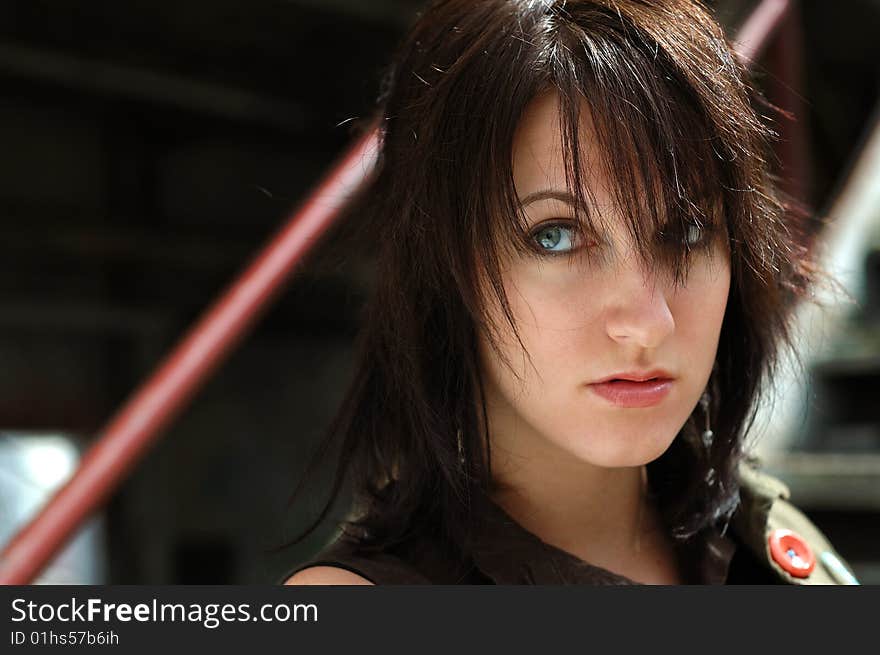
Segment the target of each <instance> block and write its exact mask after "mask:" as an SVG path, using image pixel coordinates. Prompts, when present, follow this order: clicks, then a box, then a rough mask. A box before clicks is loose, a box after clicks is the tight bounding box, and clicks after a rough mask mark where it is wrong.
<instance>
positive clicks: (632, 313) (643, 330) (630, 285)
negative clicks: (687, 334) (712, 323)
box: [606, 256, 675, 349]
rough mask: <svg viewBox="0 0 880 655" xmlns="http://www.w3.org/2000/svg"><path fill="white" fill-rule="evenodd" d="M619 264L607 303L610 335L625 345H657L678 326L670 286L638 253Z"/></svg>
mask: <svg viewBox="0 0 880 655" xmlns="http://www.w3.org/2000/svg"><path fill="white" fill-rule="evenodd" d="M628 260H629V261H628V263H626V264H624V265H621V266H618V267H616V268H617V270H616V271H615V274H614V277H613V278H612V281H611V282H612V289H611V294H610V296H609V303H608V305H607V314H606V316H607V318H606V330H607V332H608V336H609V337H611V338H612V339H614V340H615V341H617V342H618V343H620V344H621V345H623V346H628V347H639V348H644V349H648V348H657V347H658V346H660V344H662V343H663V341H664V340H665V339H666V338H668V337H669V335H670V334H672V332H673V331H674V330H675V319H674V318H673V316H672V310H671V309H670V307H669V303H668V302H667V293H668V290H667V288H666V285H665V284H664V283H663V279H662V278H661V277H659V276H658V275H657V272H656V271H652V270H649V268H648V266H650V265H647V266H646V264H645V263H644V262H642V261H641V260H640V258H638V257H635V256H633V257H630V258H628Z"/></svg>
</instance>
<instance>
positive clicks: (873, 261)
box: [0, 0, 880, 584]
mask: <svg viewBox="0 0 880 655" xmlns="http://www.w3.org/2000/svg"><path fill="white" fill-rule="evenodd" d="M709 4H710V5H711V6H712V7H713V8H714V10H715V11H716V12H717V15H718V17H719V19H720V20H721V21H722V23H723V24H724V25H725V28H726V29H728V32H729V34H731V36H733V35H734V34H736V33H737V30H738V28H739V27H740V26H741V25H742V24H743V23H744V21H746V19H747V17H749V16H750V15H753V14H752V12H753V11H754V10H755V8H756V7H758V6H759V5H760V4H761V3H760V2H757V1H746V0H740V1H724V0H718V1H717V2H711V3H709ZM423 5H424V2H422V1H417V0H284V1H281V0H249V1H248V2H243V1H241V0H239V1H233V0H210V1H208V0H176V1H175V2H169V1H167V0H149V1H146V0H126V2H110V1H107V0H79V1H77V2H65V3H60V2H54V1H51V0H0V84H2V86H0V88H2V92H0V543H3V542H6V541H7V540H8V539H9V538H10V537H12V535H13V534H14V533H15V531H16V529H17V528H18V527H20V526H21V525H23V523H24V522H25V521H26V519H27V518H28V517H29V516H30V515H32V513H33V512H34V511H35V510H37V509H38V508H39V507H40V506H41V505H42V504H43V503H44V502H45V501H46V499H47V498H48V497H49V495H50V494H51V492H52V491H53V490H54V489H56V488H58V486H59V485H61V484H62V483H63V482H64V481H65V480H66V479H67V478H68V477H69V476H70V475H71V473H72V471H74V470H75V468H76V465H77V461H78V459H79V458H80V457H81V455H82V453H83V451H84V449H86V448H87V447H88V446H89V445H90V443H92V441H93V439H94V437H95V435H96V433H97V432H98V431H99V430H100V428H101V427H102V426H103V425H104V424H105V422H106V421H107V419H108V418H109V417H110V416H111V415H112V414H113V412H114V411H115V410H116V409H117V408H118V407H119V406H120V404H121V403H122V402H123V401H124V400H125V399H126V398H127V397H128V396H129V395H130V394H131V393H132V392H133V391H134V390H135V389H136V388H137V386H138V384H139V383H140V382H141V381H142V380H143V379H144V378H145V376H147V375H148V374H149V373H150V371H151V370H153V368H154V367H155V366H156V365H157V363H158V362H159V360H160V358H161V357H162V355H163V354H165V353H167V352H168V351H169V349H170V348H171V347H172V346H173V345H174V344H175V342H176V340H177V339H178V338H179V337H180V336H181V335H182V334H183V332H184V330H185V329H186V328H187V327H188V326H189V325H191V324H192V323H193V321H194V320H195V319H196V318H197V317H198V316H199V314H200V313H201V311H202V310H203V309H204V308H205V307H206V306H208V305H209V304H210V303H211V302H212V301H213V299H214V298H215V297H216V296H217V295H218V294H219V293H220V292H221V291H222V290H223V289H224V288H225V287H226V285H227V284H228V283H229V282H230V281H231V280H232V279H233V278H234V277H235V276H236V275H237V273H239V272H240V271H241V270H242V268H243V267H244V266H245V265H246V264H247V263H248V262H249V261H250V259H251V258H252V257H253V255H254V254H255V253H256V252H257V251H258V249H259V248H260V246H261V245H262V244H263V243H265V242H266V240H267V239H268V238H269V237H270V236H271V235H272V234H273V233H274V232H275V231H276V230H277V229H278V228H279V227H280V226H281V225H282V224H283V223H284V221H285V220H286V219H287V218H288V216H289V215H290V213H291V211H292V210H293V209H294V208H296V206H297V205H298V204H299V203H300V202H301V201H303V200H305V198H306V197H307V194H308V192H309V190H310V189H311V188H312V187H313V185H314V184H315V183H316V182H317V181H318V180H319V178H320V177H321V176H322V175H323V173H324V172H325V171H326V170H327V168H328V166H330V165H331V164H332V163H333V162H334V161H335V160H336V158H337V157H339V156H340V155H342V154H343V152H345V151H346V149H347V147H348V146H349V145H350V143H351V140H352V134H351V132H350V131H349V130H350V127H351V122H347V121H349V119H353V118H354V119H357V118H360V117H364V116H366V115H368V114H369V112H370V110H371V109H372V107H373V103H374V100H375V97H376V95H377V93H378V89H379V80H380V77H381V75H382V73H383V67H384V65H385V64H386V63H387V61H388V59H389V57H390V56H391V53H392V51H393V48H394V46H395V45H396V43H397V41H398V39H399V38H400V36H401V35H402V33H403V31H404V30H405V29H406V27H407V26H408V24H409V23H410V22H411V20H412V19H413V17H414V15H415V12H416V11H417V10H418V9H419V8H420V7H422V6H423ZM791 5H792V10H791V11H790V14H789V16H788V19H787V21H788V22H787V23H786V26H785V28H784V29H782V30H780V34H784V35H785V36H784V37H783V36H779V37H776V38H775V40H774V41H773V42H771V44H770V46H768V47H767V48H766V49H764V50H762V52H761V53H760V56H759V57H758V58H757V61H756V65H755V80H756V83H757V84H758V85H759V86H760V87H761V88H762V89H763V90H765V92H766V93H767V95H768V97H769V98H770V100H771V101H772V102H774V103H776V104H778V105H779V106H781V107H782V108H783V109H786V110H789V111H792V112H794V115H795V117H796V120H795V121H787V122H786V121H785V120H784V119H783V118H782V117H781V116H780V115H774V116H773V120H774V121H776V122H777V127H778V129H780V131H781V133H782V134H783V137H784V139H783V143H782V144H781V145H780V148H781V150H782V152H781V157H782V160H783V161H784V162H786V169H785V170H784V171H782V172H781V174H782V175H783V177H784V178H785V179H786V184H788V185H789V189H790V190H791V191H792V192H793V193H795V194H796V195H798V196H799V197H800V198H802V199H803V200H804V201H805V202H807V203H808V204H809V205H810V206H811V207H812V208H813V209H814V210H815V211H817V212H818V214H819V215H820V216H826V217H827V218H828V225H827V226H825V227H824V228H819V227H818V224H817V228H816V232H815V234H814V239H815V245H816V247H820V248H821V249H822V252H823V253H825V254H824V257H825V262H826V263H827V264H828V265H829V267H830V268H831V269H832V270H833V271H834V272H836V273H837V274H838V277H839V278H840V279H841V280H842V281H843V282H845V285H846V289H847V291H848V293H849V294H850V295H851V299H850V300H842V299H841V298H840V297H839V296H833V297H832V296H829V297H828V298H827V302H826V307H825V308H824V309H823V310H821V311H819V310H815V309H812V308H805V309H804V310H803V311H802V312H801V314H800V315H799V330H800V332H801V334H802V342H803V351H802V354H801V356H802V358H803V361H804V364H805V365H806V366H805V368H804V369H802V370H798V369H797V368H796V367H792V369H791V372H790V374H789V375H788V376H781V377H780V380H779V381H778V394H777V396H776V397H775V398H774V402H773V403H770V404H767V406H766V407H764V408H762V414H761V420H759V421H758V423H757V424H756V438H757V449H758V452H759V454H760V455H761V456H762V458H763V459H764V460H765V463H766V466H767V467H768V468H769V469H770V470H771V472H773V473H775V474H777V475H779V476H780V477H782V478H783V480H785V481H786V482H787V483H788V484H789V486H790V487H791V489H792V496H793V500H795V502H796V503H797V504H798V505H799V506H800V507H801V508H802V509H804V510H805V511H806V512H807V513H808V515H809V516H810V517H811V518H813V520H814V521H816V523H818V524H819V526H820V527H821V528H822V529H823V530H824V531H825V532H826V533H827V534H828V536H829V537H830V539H831V541H832V543H834V544H835V546H836V547H837V549H838V550H839V551H840V553H841V554H842V555H843V556H844V557H845V558H847V559H848V560H849V562H850V563H851V564H852V565H853V567H854V569H855V571H856V574H857V576H858V577H859V578H860V579H861V580H862V582H874V583H880V132H878V130H880V122H878V117H880V114H878V111H877V110H878V89H880V40H878V39H877V34H878V33H880V0H845V1H843V2H835V3H830V2H820V1H818V0H813V1H808V2H793V3H791ZM342 221H343V222H342V223H340V225H341V226H342V229H340V230H336V229H334V230H333V231H331V232H330V233H329V235H328V236H327V237H325V238H324V239H323V240H322V242H321V244H320V245H319V247H318V248H317V249H316V250H314V251H313V252H312V253H311V254H310V256H309V257H308V259H307V260H306V262H305V264H304V265H302V266H301V267H299V269H298V271H297V273H296V275H295V276H294V277H293V279H292V281H291V282H290V283H289V285H288V286H287V287H286V288H285V290H284V292H283V294H282V295H281V296H280V297H279V298H278V300H277V301H276V302H275V303H274V304H273V305H272V306H271V309H270V310H269V311H268V312H267V313H266V315H265V316H264V318H263V320H262V321H260V322H259V323H258V325H257V327H256V328H255V330H254V331H253V332H251V333H250V334H249V336H248V337H247V339H246V340H244V341H243V342H242V343H241V345H240V346H239V347H238V348H237V349H236V350H234V352H233V353H232V355H231V356H230V357H229V358H228V360H226V361H225V363H224V364H223V366H222V367H221V368H220V369H219V370H218V371H217V373H216V374H215V375H214V376H213V377H212V378H211V379H210V381H209V383H208V384H207V385H206V386H205V387H204V388H203V389H202V390H201V391H200V392H199V394H198V395H197V396H196V397H195V400H194V401H193V402H192V403H191V404H190V405H189V406H188V407H187V408H186V410H185V411H184V412H183V413H182V414H181V415H180V416H179V418H178V419H177V420H176V421H175V422H174V424H173V425H172V426H171V428H170V429H169V430H167V431H166V432H165V434H164V436H163V437H162V438H161V439H160V440H159V441H158V442H157V443H156V444H155V445H154V446H153V447H152V449H151V450H150V451H149V452H148V454H147V455H146V457H145V458H144V459H143V460H142V461H141V462H140V463H139V465H138V466H137V467H136V469H135V471H134V472H133V473H132V474H131V475H130V476H129V477H128V478H127V479H126V480H125V481H124V482H123V483H122V485H121V486H120V487H119V488H118V489H117V491H116V493H115V494H114V495H113V497H112V499H111V500H110V501H109V503H108V504H106V505H105V506H104V507H103V508H102V510H101V511H100V512H99V513H98V514H97V515H95V516H94V517H93V518H92V519H91V520H90V521H89V522H88V523H87V524H86V525H84V526H83V528H82V529H81V530H80V531H79V532H78V533H77V536H76V538H75V539H74V540H73V541H72V542H70V544H69V546H68V547H67V548H66V549H65V550H64V551H63V553H62V554H61V555H60V556H59V557H57V558H56V559H55V560H54V561H53V563H52V565H51V566H50V567H49V568H47V569H46V570H44V572H43V573H42V575H41V576H40V578H39V581H40V582H95V583H117V584H139V583H151V584H188V583H218V584H222V583H232V584H236V583H264V582H271V581H274V580H275V579H277V577H278V576H280V575H281V574H282V573H283V572H284V571H285V570H287V569H288V568H289V567H290V566H292V565H293V564H294V563H296V562H297V561H299V560H301V559H305V558H306V557H307V556H308V555H310V554H311V553H312V552H313V551H315V550H317V549H318V548H320V547H321V546H322V545H323V544H324V542H325V541H326V540H327V539H329V538H331V536H332V530H333V526H332V525H330V524H329V523H328V524H327V525H326V526H325V527H324V528H323V529H322V530H319V531H317V532H316V533H315V534H314V535H313V536H312V537H311V538H310V539H309V540H307V541H305V542H303V543H301V544H300V545H299V546H297V547H296V548H291V549H289V550H287V551H285V552H281V553H271V552H270V549H271V548H272V547H274V546H276V545H278V544H280V543H282V542H283V541H284V540H286V539H289V538H291V537H292V536H294V534H298V532H299V530H300V529H302V528H303V527H304V521H305V520H306V518H311V517H313V515H314V514H313V513H314V511H315V509H317V508H318V507H320V504H322V503H321V501H323V495H322V494H320V493H316V494H314V497H313V500H314V502H313V503H311V504H309V503H306V504H305V505H304V504H302V503H301V504H299V505H298V506H295V507H293V508H292V509H288V508H286V506H285V502H286V500H287V498H288V496H289V494H290V492H291V491H292V489H293V486H294V484H295V482H296V481H297V480H298V479H299V476H300V475H301V473H302V471H303V469H304V467H305V464H306V460H307V457H308V456H309V455H310V454H311V453H312V449H313V447H314V446H315V444H316V442H317V439H318V438H319V437H320V436H321V435H322V432H323V430H324V429H325V428H326V427H327V425H328V424H329V422H330V420H331V418H332V416H333V413H334V411H335V409H336V407H337V404H338V402H339V401H340V399H341V397H342V393H343V391H344V389H345V385H346V382H347V380H348V379H349V375H350V373H351V364H352V352H353V351H352V343H353V338H354V335H355V333H356V331H357V328H358V321H359V315H360V314H359V312H360V308H361V306H362V303H363V301H364V299H365V298H366V297H367V294H368V290H369V288H370V279H371V272H372V266H371V260H370V257H369V252H370V248H369V247H368V245H367V246H365V244H363V243H361V242H357V241H354V240H351V239H346V238H345V236H344V233H343V232H344V223H345V222H347V221H357V216H356V215H344V216H343V217H342ZM316 491H317V490H316Z"/></svg>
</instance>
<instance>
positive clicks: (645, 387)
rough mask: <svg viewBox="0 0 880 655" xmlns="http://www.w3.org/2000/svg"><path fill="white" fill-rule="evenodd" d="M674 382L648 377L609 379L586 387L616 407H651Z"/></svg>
mask: <svg viewBox="0 0 880 655" xmlns="http://www.w3.org/2000/svg"><path fill="white" fill-rule="evenodd" d="M674 383H675V380H674V379H672V378H671V377H661V376H656V377H650V378H645V379H642V380H632V379H627V378H611V379H607V380H604V381H601V382H594V383H593V384H590V385H588V386H589V388H590V390H591V391H592V392H593V393H595V394H596V395H598V396H599V397H601V398H603V399H604V400H606V401H607V402H610V403H611V404H613V405H615V406H618V407H631V408H637V407H651V406H653V405H657V404H658V403H660V402H661V401H662V400H663V399H664V398H666V397H667V396H668V395H669V392H670V391H671V390H672V386H673V384H674Z"/></svg>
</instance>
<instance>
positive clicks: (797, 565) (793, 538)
mask: <svg viewBox="0 0 880 655" xmlns="http://www.w3.org/2000/svg"><path fill="white" fill-rule="evenodd" d="M767 542H768V543H769V544H770V554H771V555H772V556H773V560H774V561H775V562H776V563H777V564H779V566H781V567H782V568H783V570H784V571H786V572H788V573H789V574H791V575H793V576H794V577H796V578H806V577H807V576H809V575H810V573H812V572H813V567H815V566H816V557H815V556H814V555H813V551H812V550H810V547H809V546H808V545H807V542H806V541H804V540H803V538H802V537H801V536H800V535H799V534H798V533H797V532H792V531H791V530H781V529H780V530H774V531H773V532H771V533H770V536H769V537H768V538H767Z"/></svg>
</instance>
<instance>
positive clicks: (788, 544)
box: [732, 458, 858, 585]
mask: <svg viewBox="0 0 880 655" xmlns="http://www.w3.org/2000/svg"><path fill="white" fill-rule="evenodd" d="M739 482H740V504H739V506H738V508H737V510H736V512H735V513H734V515H733V518H732V526H733V529H734V531H735V532H736V533H737V536H738V537H739V540H740V541H741V542H742V543H743V544H744V545H745V546H746V547H747V548H748V549H749V550H750V551H751V553H752V554H753V555H754V556H755V557H757V558H758V560H759V561H760V562H761V563H762V564H763V565H764V566H765V567H766V568H767V569H769V570H770V571H771V572H772V573H773V574H774V577H775V578H776V579H777V580H778V581H779V582H782V583H785V584H801V585H803V584H858V581H857V580H856V578H855V576H854V575H853V572H852V569H851V568H850V566H849V565H848V564H847V563H846V561H845V560H844V559H843V557H841V555H840V554H839V553H838V552H837V551H836V550H835V549H834V547H833V546H832V544H831V542H830V541H829V540H828V538H827V537H826V536H825V534H824V533H823V532H822V531H821V530H820V529H819V528H818V526H816V524H815V523H813V522H812V521H811V520H810V519H809V518H808V517H807V515H806V514H804V512H802V511H801V510H800V509H799V508H798V507H797V506H795V504H794V503H793V502H792V499H791V493H790V491H789V488H788V486H787V485H786V484H785V483H784V482H782V481H781V480H779V479H778V478H775V477H773V476H771V475H769V474H768V473H766V472H765V471H763V470H761V465H760V462H759V461H758V460H757V459H756V458H749V459H746V460H744V461H743V462H741V463H740V465H739Z"/></svg>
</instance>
